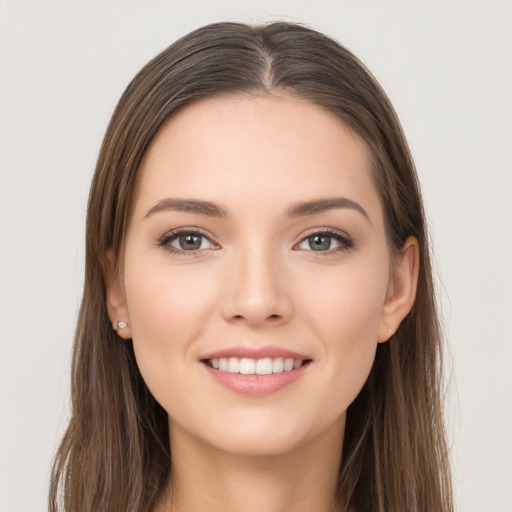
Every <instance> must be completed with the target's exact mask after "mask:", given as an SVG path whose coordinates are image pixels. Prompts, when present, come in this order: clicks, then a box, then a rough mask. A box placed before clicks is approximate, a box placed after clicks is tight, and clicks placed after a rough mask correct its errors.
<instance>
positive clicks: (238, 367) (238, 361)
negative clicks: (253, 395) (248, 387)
mask: <svg viewBox="0 0 512 512" xmlns="http://www.w3.org/2000/svg"><path fill="white" fill-rule="evenodd" d="M210 364H211V366H212V367H213V368H215V369H216V370H219V371H221V372H229V373H241V374H243V375H270V374H271V373H281V372H289V371H291V370H295V369H297V368H300V367H301V366H302V364H303V361H302V360H300V359H295V360H294V359H293V358H291V357H288V358H286V359H285V358H283V357H274V358H272V357H265V358H263V359H251V358H249V357H242V358H238V357H221V358H220V359H210Z"/></svg>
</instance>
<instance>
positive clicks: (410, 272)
mask: <svg viewBox="0 0 512 512" xmlns="http://www.w3.org/2000/svg"><path fill="white" fill-rule="evenodd" d="M418 271H419V246H418V241H417V240H416V238H414V237H413V236H411V237H409V238H408V239H407V240H406V241H405V243H404V245H403V247H402V250H401V251H400V254H399V255H398V256H397V258H396V261H395V263H394V266H393V269H392V273H391V276H390V279H389V285H388V291H387V295H386V301H385V303H384V306H383V308H382V313H381V318H380V322H379V332H378V339H377V341H378V342H379V343H382V342H385V341H387V340H389V338H391V336H392V335H393V334H394V332H395V331H396V330H397V329H398V326H399V325H400V322H401V321H402V320H403V319H404V318H405V317H406V316H407V314H408V313H409V311H410V310H411V308H412V305H413V304H414V299H415V298H416V288H417V286H418Z"/></svg>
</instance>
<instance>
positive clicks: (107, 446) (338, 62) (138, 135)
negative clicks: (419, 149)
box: [49, 22, 452, 512]
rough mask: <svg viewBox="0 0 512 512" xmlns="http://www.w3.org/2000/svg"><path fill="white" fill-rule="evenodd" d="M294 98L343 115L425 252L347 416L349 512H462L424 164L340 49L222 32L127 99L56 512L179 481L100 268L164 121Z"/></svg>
mask: <svg viewBox="0 0 512 512" xmlns="http://www.w3.org/2000/svg"><path fill="white" fill-rule="evenodd" d="M272 90H274V91H275V90H285V91H287V92H289V93H291V94H293V95H296V96H297V97H300V98H303V99H306V100H309V101H311V102H313V103H315V104H317V105H319V106H321V107H323V108H325V109H327V110H328V111H330V112H332V113H333V114H335V115H336V116H337V117H338V118H339V119H340V120H341V121H342V122H343V123H345V124H346V125H347V126H348V127H350V128H351V129H352V130H353V131H354V132H355V133H357V134H358V135H359V136H360V137H361V138H362V139H363V140H364V141H365V142H366V144H367V146H368V148H369V150H370V152H371V155H372V157H373V171H374V172H373V173H374V176H373V178H374V181H375V184H376V187H377V190H378V192H379V194H380V198H381V201H382V206H383V210H384V217H385V222H386V230H387V238H388V245H389V248H390V252H391V254H396V253H398V252H399V251H400V249H401V247H402V245H403V243H404V241H405V240H406V238H407V237H409V236H414V237H416V238H417V240H418V242H419V247H420V272H419V283H418V289H417V297H416V301H415V304H414V306H413V308H412V310H411V312H410V313H409V315H408V316H407V317H406V318H405V320H404V321H403V322H402V324H401V325H400V327H399V328H398V330H397V331H396V333H395V334H394V335H393V336H392V338H391V339H390V341H389V342H387V343H382V344H379V345H378V348H377V353H376V359H375V363H374V365H373V369H372V371H371V373H370V376H369V378H368V381H367V382H366V384H365V386H364V388H363V389H362V391H361V392H360V394H359V395H358V396H357V398H356V399H355V401H354V402H353V403H352V404H351V405H350V407H349V409H348V412H347V421H346V430H345V434H344V446H343V455H342V463H341V471H340V475H339V482H338V502H339V505H340V508H341V509H353V510H356V511H371V512H390V511H392V512H419V511H430V512H431V511H436V512H448V511H451V510H452V495H451V485H450V473H449V465H448V454H447V446H446V440H445V432H444V427H443V416H442V407H441V405H442V396H441V393H442V389H441V346H440V344H441V336H440V329H439V324H438V317H437V312H436V303H435V296H434V288H433V283H432V271H431V265H430V256H429V247H428V239H427V234H426V227H425V218H424V212H423V206H422V201H421V195H420V190H419V185H418V180H417V175H416V171H415V168H414V163H413V161H412V158H411V155H410V153H409V149H408V146H407V142H406V140H405V137H404V134H403V132H402V129H401V127H400V123H399V121H398V119H397V116H396V114H395V112H394V110H393V107H392V106H391V104H390V102H389V100H388V98H387V96H386V95H385V93H384V92H383V90H382V89H381V87H380V86H379V85H378V83H377V82H376V80H375V79H374V78H373V76H372V75H371V74H370V72H369V71H368V70H367V69H366V68H365V67H364V65H363V64H362V63H361V62H360V61H359V60H358V59H357V58H356V57H355V56H354V55H352V54H351V53H350V52H349V51H348V50H347V49H345V48H344V47H342V46H341V45H340V44H338V43H337V42H336V41H334V40H332V39H330V38H328V37H326V36H325V35H323V34H320V33H318V32H316V31H314V30H311V29H309V28H307V27H304V26H301V25H296V24H291V23H282V22H279V23H270V24H266V25H259V26H249V25H245V24H240V23H217V24H213V25H209V26H206V27H203V28H200V29H198V30H196V31H194V32H192V33H190V34H188V35H187V36H185V37H183V38H181V39H180V40H178V41H177V42H176V43H174V44H173V45H171V46H170V47H169V48H167V49H166V50H164V51H163V52H162V53H160V54H159V55H158V56H156V57H155V58H154V59H153V60H151V61H150V62H149V63H148V64H147V65H146V66H145V67H144V68H143V69H142V70H141V71H140V72H139V73H138V74H137V75H136V77H135V78H134V79H133V80H132V82H131V83H130V84H129V85H128V87H127V89H126V90H125V92H124V94H123V95H122V97H121V99H120V101H119V103H118V105H117V107H116V109H115V112H114V114H113V116H112V119H111V121H110V124H109V126H108V129H107V132H106V135H105V138H104V141H103V145H102V147H101V150H100V154H99V158H98V163H97V167H96V172H95V175H94V178H93V181H92V186H91V191H90V196H89V205H88V214H87V234H86V271H85V285H84V292H83V299H82V305H81V309H80V314H79V318H78V325H77V330H76V337H75V345H74V353H73V363H72V411H71V413H72V416H71V421H70V423H69V426H68V429H67V431H66V433H65V435H64V438H63V440H62V443H61V445H60V447H59V450H58V452H57V455H56V458H55V463H54V467H53V472H52V477H51V489H50V499H49V504H50V510H51V511H52V512H56V511H57V510H65V511H68V512H86V511H87V512H90V511H95V512H102V511H105V512H106V511H114V510H116V511H124V512H150V511H151V510H152V509H153V508H154V506H155V503H156V500H157V498H158V496H159V494H160V493H161V492H162V491H163V489H164V488H165V486H166V485H167V484H168V482H169V475H170V472H171V470H172V456H171V455H172V454H171V453H170V448H169V438H168V437H169V433H168V421H167V414H166V412H165V411H164V410H163V409H162V407H161V406H160V405H159V404H158V403H157V402H156V401H155V399H154V398H153V397H152V395H151V394H150V392H149V391H148V389H147V387H146V385H145V383H144V381H143V380H142V377H141V375H140V373H139V370H138V368H137V364H136V362H135V357H134V353H133V348H132V345H131V343H130V342H126V341H124V340H122V339H121V338H120V337H119V336H118V335H117V334H116V333H115V332H114V331H113V329H112V326H111V323H110V319H109V317H108V315H107V310H106V305H105V296H106V293H105V282H104V279H103V275H102V257H103V255H104V254H105V253H106V251H107V250H108V249H113V251H114V253H115V254H116V256H117V257H118V260H119V257H121V256H122V247H123V240H124V235H125V230H126V224H127V218H128V215H129V212H130V206H131V194H132V190H133V187H134V183H135V180H136V177H137V172H138V168H139V165H140V162H141V159H142V157H143V155H144V152H145V151H146V149H147V148H148V145H149V144H150V142H151V140H152V139H153V137H154V136H155V134H156V132H157V131H158V130H159V128H160V127H161V126H162V124H163V123H164V121H165V120H166V119H167V118H168V117H169V116H171V115H172V114H173V113H174V112H175V111H176V110H177V109H179V108H180V107H183V106H185V105H187V104H189V103H190V102H192V101H194V100H196V99H199V98H206V97H209V96H215V95H225V94H237V93H255V94H264V93H268V92H270V91H272Z"/></svg>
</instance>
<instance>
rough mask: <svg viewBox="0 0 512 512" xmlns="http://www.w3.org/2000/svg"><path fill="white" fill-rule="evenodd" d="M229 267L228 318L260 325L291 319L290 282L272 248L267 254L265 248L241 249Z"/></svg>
mask: <svg viewBox="0 0 512 512" xmlns="http://www.w3.org/2000/svg"><path fill="white" fill-rule="evenodd" d="M229 267H230V268H229V270H228V272H227V273H226V276H225V278H226V280H225V283H224V290H225V293H224V297H223V300H222V302H221V307H222V314H223V316H224V318H225V319H226V320H227V321H229V322H231V323H242V324H246V325H248V326H250V327H259V326H265V325H280V324H282V323H286V322H288V321H289V320H290V318H291V316H292V313H293V307H292V301H291V294H290V286H289V283H286V279H285V275H284V274H285V273H284V272H282V270H283V269H282V268H280V263H279V261H278V258H276V257H275V255H273V254H272V253H271V251H267V252H266V253H265V254H264V253H263V251H261V250H260V251H254V250H253V251H251V250H243V251H242V250H241V251H240V254H238V255H236V256H234V258H233V260H232V261H231V262H230V265H229Z"/></svg>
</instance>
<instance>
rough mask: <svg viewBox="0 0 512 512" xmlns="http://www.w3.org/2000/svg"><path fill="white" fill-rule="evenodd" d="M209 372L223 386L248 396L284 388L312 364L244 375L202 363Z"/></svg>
mask: <svg viewBox="0 0 512 512" xmlns="http://www.w3.org/2000/svg"><path fill="white" fill-rule="evenodd" d="M202 364H203V366H204V367H205V368H206V370H207V371H208V373H209V374H210V375H211V376H212V378H213V379H215V381H216V382H218V383H219V384H221V385H222V386H224V387H226V388H228V389H230V390H231V391H234V392H235V393H239V394H241V395H247V396H265V395H270V394H271V393H275V392H277V391H279V390H280V389H283V388H284V387H286V386H289V385H290V384H293V383H294V382H295V381H297V380H298V379H300V378H301V377H302V376H303V375H304V372H305V371H306V368H307V367H308V366H309V365H310V364H311V363H308V364H305V365H302V366H301V367H299V368H296V369H295V370H290V371H287V372H281V373H271V374H269V375H243V374H241V373H229V372H221V371H219V370H216V369H215V368H212V367H211V366H208V365H207V364H206V363H202Z"/></svg>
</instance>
